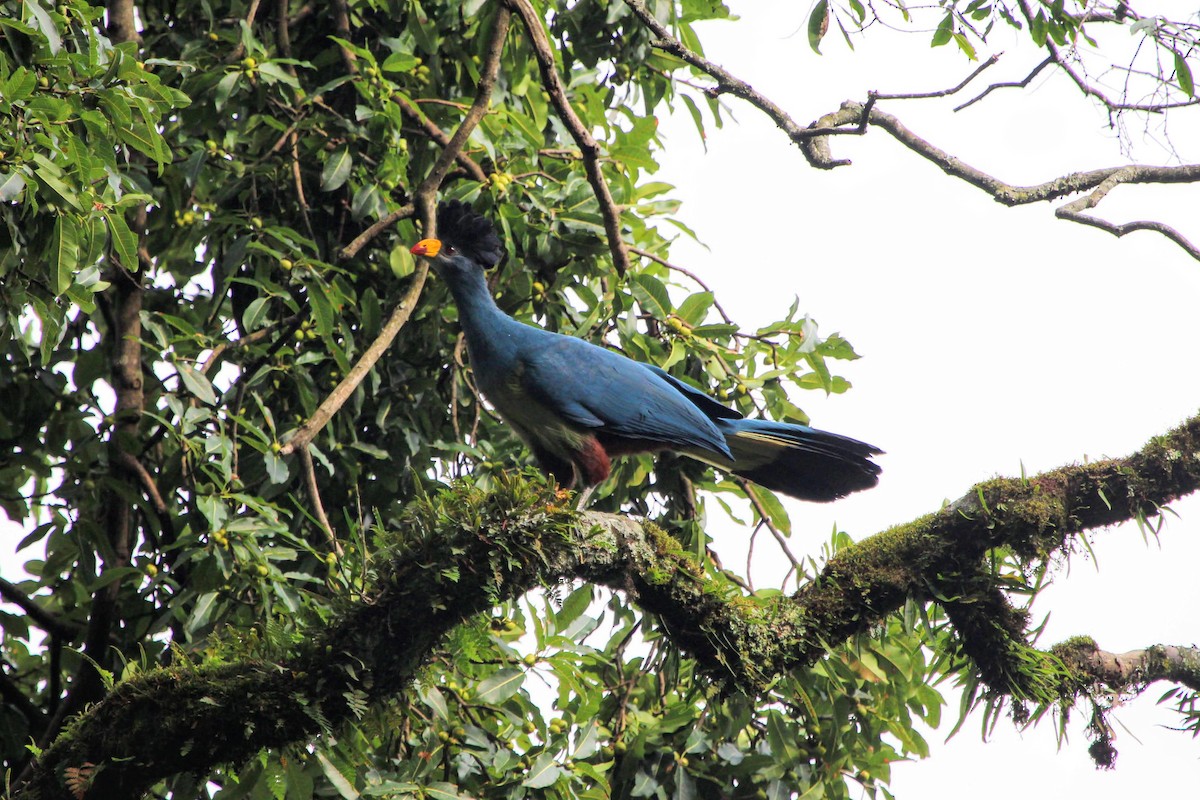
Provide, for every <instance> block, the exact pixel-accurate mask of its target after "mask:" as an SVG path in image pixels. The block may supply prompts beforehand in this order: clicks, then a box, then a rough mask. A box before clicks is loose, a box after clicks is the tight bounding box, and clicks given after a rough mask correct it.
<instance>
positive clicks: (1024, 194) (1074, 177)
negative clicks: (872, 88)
mask: <svg viewBox="0 0 1200 800" xmlns="http://www.w3.org/2000/svg"><path fill="white" fill-rule="evenodd" d="M864 111H867V118H868V122H869V124H870V125H873V126H876V127H879V128H882V129H883V130H885V131H887V132H888V133H889V134H891V135H892V137H893V138H895V139H896V140H897V141H899V142H900V143H901V144H903V145H904V146H905V147H907V148H908V149H910V150H912V151H913V152H914V153H916V154H917V155H919V156H921V157H922V158H924V159H926V160H927V161H930V162H932V163H934V164H936V165H937V166H938V167H939V168H940V169H941V170H942V171H943V172H945V173H946V174H947V175H950V176H951V177H955V178H958V179H959V180H962V181H965V182H966V183H969V184H971V185H972V186H975V187H977V188H979V189H982V190H983V191H985V192H987V193H988V194H990V195H991V196H992V197H993V198H995V199H996V201H997V202H1000V203H1003V204H1004V205H1006V206H1018V205H1026V204H1029V203H1041V202H1048V201H1051V200H1057V199H1059V198H1062V197H1065V196H1067V195H1069V194H1074V193H1076V192H1084V191H1092V194H1091V195H1089V196H1088V197H1085V198H1081V199H1080V200H1076V201H1073V202H1071V203H1068V204H1066V205H1064V206H1062V207H1061V208H1060V209H1058V211H1057V212H1056V215H1057V216H1058V217H1060V218H1062V219H1069V220H1072V221H1074V222H1079V223H1082V224H1085V225H1091V226H1093V227H1097V228H1101V229H1102V230H1107V231H1109V232H1110V233H1112V234H1114V235H1116V236H1124V235H1125V234H1127V233H1130V232H1132V231H1135V230H1151V231H1155V232H1157V233H1161V234H1163V235H1164V236H1167V237H1168V238H1170V239H1171V240H1172V241H1174V242H1175V243H1176V244H1178V245H1179V246H1180V247H1181V248H1183V250H1184V251H1185V252H1187V254H1188V255H1190V256H1191V257H1192V258H1196V259H1198V260H1200V250H1197V248H1196V246H1195V245H1193V244H1192V243H1191V242H1189V241H1188V240H1187V239H1186V238H1185V237H1184V236H1183V235H1182V234H1180V233H1179V232H1178V231H1175V230H1174V229H1173V228H1170V227H1169V226H1167V225H1164V224H1162V223H1158V222H1132V223H1127V224H1126V225H1114V224H1112V223H1108V222H1105V221H1103V220H1100V219H1096V218H1095V217H1091V216H1089V215H1086V214H1083V213H1081V212H1082V211H1083V210H1084V209H1088V208H1094V207H1095V206H1096V204H1097V203H1099V202H1100V201H1101V200H1102V199H1103V198H1104V196H1105V195H1107V194H1108V192H1109V191H1110V190H1111V189H1112V188H1113V187H1115V186H1116V185H1117V184H1121V183H1134V184H1144V183H1192V182H1195V181H1198V180H1200V164H1183V165H1180V166H1176V167H1156V166H1145V165H1138V164H1128V165H1125V166H1120V167H1106V168H1103V169H1095V170H1089V171H1087V172H1073V173H1071V174H1069V175H1063V176H1061V177H1058V178H1055V179H1053V180H1050V181H1046V182H1044V183H1039V184H1035V185H1032V186H1016V185H1013V184H1010V183H1006V182H1005V181H1002V180H1000V179H999V178H996V177H994V176H992V175H989V174H988V173H986V172H983V171H982V170H980V169H977V168H975V167H973V166H971V165H970V164H967V163H965V162H963V161H962V160H960V159H958V158H956V157H955V156H952V155H950V154H949V153H947V152H946V151H944V150H942V149H941V148H939V147H937V146H936V145H934V144H932V143H930V142H929V141H927V140H925V139H922V138H921V137H920V136H918V135H916V134H915V133H913V132H912V131H911V130H909V129H908V128H907V127H905V125H904V124H903V123H902V122H900V120H899V119H897V118H896V117H894V116H892V115H891V114H888V113H886V112H884V111H882V110H880V109H879V108H872V109H869V110H867V109H866V105H865V104H861V103H855V102H852V101H847V102H845V103H843V104H842V107H841V108H840V109H839V110H838V111H836V112H833V113H832V114H827V115H826V116H824V117H822V118H821V119H820V120H818V122H819V123H820V124H823V125H846V124H850V123H852V122H854V121H856V120H859V119H861V118H862V116H863V114H864ZM820 144H821V142H820V140H818V141H815V142H813V145H814V146H817V145H820ZM825 152H827V150H825ZM845 163H848V162H845Z"/></svg>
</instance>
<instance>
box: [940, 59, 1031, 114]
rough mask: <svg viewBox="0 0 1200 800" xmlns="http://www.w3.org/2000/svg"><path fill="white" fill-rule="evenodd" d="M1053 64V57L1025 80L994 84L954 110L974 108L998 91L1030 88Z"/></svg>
mask: <svg viewBox="0 0 1200 800" xmlns="http://www.w3.org/2000/svg"><path fill="white" fill-rule="evenodd" d="M1053 63H1054V57H1053V56H1051V57H1049V58H1047V59H1046V60H1045V61H1043V62H1042V63H1040V64H1038V65H1037V66H1036V67H1034V68H1033V69H1032V70H1030V72H1029V74H1028V75H1026V76H1025V77H1024V78H1022V79H1021V80H1019V81H1006V82H1003V83H993V84H992V85H991V86H989V87H987V88H986V89H984V90H983V91H982V92H980V93H979V94H977V95H975V96H974V97H972V98H971V99H970V100H968V101H967V102H965V103H963V104H962V105H959V106H955V107H954V110H955V111H962V110H963V109H964V108H967V107H969V106H972V105H974V104H976V103H978V102H979V101H980V100H982V99H983V98H985V97H987V96H988V95H989V94H991V93H992V92H994V91H996V90H997V89H1024V88H1025V87H1026V86H1028V85H1029V84H1030V82H1031V81H1032V80H1033V79H1034V78H1036V77H1037V76H1038V74H1039V73H1040V72H1041V71H1042V70H1044V69H1045V68H1046V67H1048V66H1050V65H1051V64H1053Z"/></svg>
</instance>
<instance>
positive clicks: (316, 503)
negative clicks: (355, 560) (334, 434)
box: [300, 445, 343, 557]
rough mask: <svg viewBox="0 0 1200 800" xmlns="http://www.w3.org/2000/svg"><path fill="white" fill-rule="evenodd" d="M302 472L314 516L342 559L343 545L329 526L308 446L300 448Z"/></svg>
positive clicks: (331, 545)
mask: <svg viewBox="0 0 1200 800" xmlns="http://www.w3.org/2000/svg"><path fill="white" fill-rule="evenodd" d="M300 470H301V471H302V472H303V473H304V486H305V488H306V489H308V499H309V501H310V502H311V503H312V506H313V515H314V516H315V517H316V518H317V523H318V524H319V525H320V526H321V530H322V531H324V532H325V538H326V539H328V540H329V546H330V547H331V548H332V549H333V552H335V553H337V554H338V556H339V557H340V556H341V555H342V554H343V553H342V543H341V542H339V541H338V538H337V535H336V534H335V533H334V532H333V526H332V525H330V524H329V517H328V515H326V513H325V504H324V503H322V502H321V490H320V488H319V487H318V486H317V473H316V470H315V469H313V458H312V453H311V452H310V451H309V448H308V446H307V445H306V446H304V447H302V448H300Z"/></svg>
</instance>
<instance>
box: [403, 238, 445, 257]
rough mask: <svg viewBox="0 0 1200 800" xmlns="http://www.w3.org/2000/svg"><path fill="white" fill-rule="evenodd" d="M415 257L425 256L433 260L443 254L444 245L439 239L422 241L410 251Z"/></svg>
mask: <svg viewBox="0 0 1200 800" xmlns="http://www.w3.org/2000/svg"><path fill="white" fill-rule="evenodd" d="M409 252H410V253H412V254H413V255H414V256H425V257H426V258H433V257H434V256H436V255H437V254H438V253H440V252H442V243H441V241H440V240H438V239H422V240H421V241H419V242H417V243H416V244H414V245H413V246H412V250H409Z"/></svg>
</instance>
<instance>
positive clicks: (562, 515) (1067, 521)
mask: <svg viewBox="0 0 1200 800" xmlns="http://www.w3.org/2000/svg"><path fill="white" fill-rule="evenodd" d="M1198 486H1200V418H1192V419H1190V420H1188V421H1187V422H1186V423H1185V424H1184V425H1182V426H1180V427H1179V428H1176V429H1175V430H1173V431H1170V432H1168V433H1167V434H1165V435H1163V436H1160V437H1156V438H1155V439H1153V440H1152V441H1151V442H1149V443H1148V444H1147V445H1146V446H1145V447H1144V448H1142V450H1140V451H1139V452H1137V453H1135V454H1133V455H1132V456H1130V457H1128V458H1125V459H1114V460H1107V461H1101V462H1097V463H1094V464H1085V465H1074V466H1068V467H1064V468H1062V469H1058V470H1053V471H1051V472H1047V473H1044V474H1042V475H1038V476H1036V477H1033V478H1030V479H997V480H992V481H988V482H986V483H983V484H980V485H979V486H977V487H976V489H975V490H974V491H972V492H970V493H968V494H967V495H966V496H965V497H964V498H962V499H961V500H959V501H957V502H955V503H953V504H951V505H949V506H947V507H945V508H943V509H941V510H940V511H938V512H936V513H934V514H930V515H927V516H924V517H921V518H919V519H917V520H914V521H912V522H909V523H906V524H903V525H898V526H896V527H893V528H890V529H888V530H886V531H884V532H882V533H880V534H877V535H875V536H872V537H869V538H868V539H865V540H864V541H862V542H860V543H858V544H856V545H853V546H851V547H848V548H846V549H845V550H843V551H841V552H840V553H838V554H837V555H836V556H835V557H834V558H832V559H831V560H830V561H829V563H828V564H827V565H826V567H825V569H824V570H823V571H822V573H821V574H820V575H819V576H818V577H817V579H816V580H814V581H813V582H812V583H811V584H809V585H807V586H805V587H803V588H802V589H801V590H799V591H798V592H797V593H795V594H794V595H792V596H790V597H784V596H778V597H774V598H770V599H761V598H753V597H746V596H744V595H743V594H742V593H741V592H740V590H739V589H738V588H737V587H736V586H735V585H734V584H733V583H732V582H730V581H727V580H724V579H720V578H713V577H710V576H709V575H707V574H706V573H705V571H704V570H703V569H702V568H701V567H700V565H698V564H697V563H696V562H695V561H693V560H692V558H691V557H690V556H689V555H688V554H687V553H685V552H684V551H683V549H682V548H681V547H680V546H679V545H678V543H677V542H676V541H675V540H674V539H672V538H671V537H670V536H669V535H667V534H666V533H664V532H663V531H661V530H660V529H658V528H656V527H655V526H653V525H649V524H640V523H638V522H635V521H633V520H630V519H628V518H626V517H622V516H618V515H612V514H598V513H585V514H577V513H575V512H574V511H572V510H571V509H570V508H569V507H567V506H566V505H565V504H564V500H565V499H566V498H564V497H562V496H560V495H557V494H555V493H554V492H553V491H552V490H551V489H549V488H548V487H546V486H545V485H544V483H541V482H540V481H529V480H526V479H525V478H523V477H521V476H513V477H511V478H510V479H509V480H507V481H505V482H504V483H503V485H501V486H500V487H499V488H498V490H497V491H495V492H492V493H484V492H481V491H479V490H478V489H474V488H471V487H468V486H465V485H460V486H458V487H456V488H455V489H454V490H451V491H447V492H443V493H441V494H439V495H437V496H432V497H427V498H424V499H422V500H419V501H417V502H415V503H414V504H413V505H412V506H411V507H410V510H409V512H408V514H407V516H406V517H405V518H404V520H402V522H401V524H400V526H399V527H398V529H397V530H396V531H394V532H392V533H391V534H389V535H387V536H385V537H383V539H382V541H381V542H379V545H380V549H379V552H378V554H377V557H376V563H378V564H381V565H382V566H381V567H380V568H379V571H378V575H377V576H376V579H375V581H374V583H373V587H372V589H371V590H370V592H369V594H368V596H367V597H366V598H365V599H363V600H359V601H357V602H354V603H349V602H348V604H347V607H346V609H345V610H344V611H343V612H342V613H341V614H340V615H339V617H338V618H336V619H335V620H334V621H333V622H331V623H330V624H329V625H328V627H327V628H326V629H325V630H323V631H320V632H314V635H313V636H311V637H310V638H308V639H306V640H305V643H304V644H302V645H300V646H299V647H298V649H297V650H296V652H294V653H292V654H291V655H289V656H288V657H286V658H282V659H280V660H279V661H278V662H277V663H265V662H243V663H235V664H221V665H202V666H192V665H177V666H173V667H170V668H165V669H160V670H157V671H154V672H151V673H148V674H144V675H142V676H139V677H136V678H133V679H131V680H128V681H125V682H123V683H121V684H119V685H118V686H117V687H116V688H115V689H114V690H113V691H112V692H111V693H110V694H109V695H108V697H106V698H105V699H104V700H103V701H102V702H100V703H99V704H97V705H96V706H94V707H93V708H92V709H90V710H89V711H88V712H87V713H85V714H84V715H82V716H81V717H80V718H78V719H77V720H76V721H75V722H74V723H73V724H71V725H70V726H69V727H68V728H67V729H66V730H65V731H64V733H63V735H62V736H61V737H60V738H59V739H58V741H56V742H55V743H54V745H53V746H51V747H50V748H49V749H47V750H46V751H45V752H44V753H42V754H41V756H40V757H39V759H38V765H37V767H36V769H35V771H34V775H33V776H32V779H31V780H30V781H29V782H27V783H26V784H25V785H24V786H22V787H20V788H19V789H18V791H17V793H16V794H15V795H14V796H15V797H20V798H64V800H65V798H68V797H71V793H70V791H69V790H68V788H67V787H66V785H65V775H66V774H67V770H68V769H74V770H79V769H80V768H82V767H84V766H85V765H93V766H91V767H88V769H89V770H91V776H92V784H91V787H90V788H89V790H88V795H87V796H88V797H89V798H92V800H101V799H102V798H109V797H112V798H116V797H121V798H126V797H136V796H138V795H140V794H141V793H143V792H144V791H145V790H146V789H148V788H149V787H150V786H152V785H153V784H154V783H155V782H157V781H158V780H161V779H162V778H165V777H167V776H169V775H172V774H175V773H178V772H181V771H185V770H187V771H196V770H204V769H206V768H208V767H210V766H212V765H214V764H218V763H223V762H237V761H241V760H244V759H245V758H248V757H250V756H251V755H253V754H254V753H256V752H257V751H258V750H259V749H260V748H262V747H264V746H273V745H281V744H284V743H287V742H296V741H304V740H306V739H309V738H311V737H313V736H314V735H317V734H318V733H320V732H321V731H322V730H327V729H329V728H331V727H333V726H336V725H337V723H338V722H339V721H341V720H342V719H345V718H346V717H347V716H348V715H349V714H350V713H351V709H350V708H349V702H348V700H347V697H350V696H360V697H366V698H370V699H379V698H383V697H394V696H402V695H403V694H404V693H405V692H406V691H408V688H409V686H410V684H411V681H412V678H413V676H414V674H415V672H416V670H417V669H418V668H419V666H420V665H421V664H422V663H423V660H424V659H425V658H426V657H427V656H428V655H429V654H430V652H431V651H432V650H433V649H434V648H435V647H436V646H437V645H438V643H439V642H440V641H441V639H442V637H443V636H444V635H445V634H446V633H447V632H448V631H449V630H450V629H452V628H453V627H454V626H456V625H458V624H459V623H460V622H461V621H463V620H464V619H467V618H468V617H470V616H472V615H474V614H477V613H479V612H480V611H482V610H484V609H487V608H489V607H492V606H493V605H494V604H496V603H497V602H500V601H502V600H505V599H508V598H513V597H517V596H519V595H521V594H523V593H524V592H526V591H528V590H529V589H531V588H533V587H535V586H539V585H548V584H553V583H554V582H556V581H557V580H559V579H561V578H563V577H580V578H583V579H585V580H590V581H593V582H596V583H600V584H605V585H607V586H610V587H612V588H614V589H617V590H622V591H625V592H627V593H628V595H629V596H630V598H631V599H632V600H634V601H635V602H636V603H638V604H639V605H640V606H641V607H642V608H644V609H646V610H648V611H651V612H654V613H656V614H658V615H659V617H660V618H661V619H662V621H663V624H664V627H665V628H666V630H667V631H668V632H669V634H670V635H671V637H672V638H673V640H674V641H675V642H676V644H678V645H679V646H680V647H681V648H683V649H684V650H686V651H688V652H689V653H690V654H691V655H693V656H694V657H695V658H696V659H697V660H698V662H699V663H700V665H701V666H702V667H703V668H704V669H705V670H707V671H708V672H709V673H710V674H714V675H717V676H720V677H722V678H724V679H725V680H729V681H732V682H735V683H736V684H738V685H740V686H742V687H744V688H747V689H750V690H756V689H760V688H762V687H764V686H765V685H766V684H768V683H769V682H770V681H772V680H773V679H774V678H776V677H777V676H779V675H781V674H782V673H784V672H786V671H789V670H791V669H794V668H797V667H801V666H806V665H810V664H812V663H814V662H815V661H816V659H818V658H819V657H820V656H821V654H823V653H824V651H825V643H827V642H839V641H843V640H845V639H846V638H847V637H849V636H851V635H853V634H855V633H859V632H862V631H865V630H867V629H868V628H869V627H870V626H871V625H873V624H876V623H877V622H879V621H881V620H882V619H883V618H884V617H885V616H886V615H888V614H890V613H892V612H894V611H896V610H898V609H899V608H901V607H902V604H903V603H904V602H905V600H906V598H908V597H910V596H912V597H917V598H922V599H938V598H940V601H941V602H944V603H945V602H948V601H947V600H946V598H951V600H955V601H957V600H960V599H963V598H966V599H973V600H975V601H976V602H975V604H974V608H973V609H972V610H971V611H970V614H971V615H975V616H970V615H968V614H966V613H965V612H964V613H960V614H959V617H958V620H959V624H960V625H961V626H962V629H961V630H960V631H959V633H960V635H963V636H965V637H967V638H968V639H973V638H976V637H980V638H979V640H978V641H977V642H975V645H977V646H974V647H973V648H972V647H971V646H970V645H971V643H970V642H968V647H967V648H966V649H967V650H968V652H971V653H972V654H973V655H974V656H975V657H976V659H979V658H980V656H979V655H978V654H979V653H984V652H988V651H989V647H990V640H989V639H987V637H995V636H999V637H1000V638H999V640H998V641H999V642H1000V643H1001V644H1002V645H1004V646H1003V647H999V648H996V647H990V650H997V651H998V652H999V653H1000V655H999V656H998V658H999V659H1001V661H1000V662H998V663H995V664H987V663H984V664H981V670H980V671H981V674H983V676H984V677H985V679H989V680H991V681H992V682H993V687H992V688H993V689H994V690H997V691H1002V692H1012V693H1014V694H1017V695H1019V694H1020V693H1021V692H1025V693H1026V694H1032V695H1033V696H1035V697H1037V698H1038V699H1044V697H1045V696H1046V695H1047V694H1048V693H1055V692H1057V693H1058V694H1059V695H1060V696H1063V697H1067V696H1073V694H1074V693H1075V692H1076V691H1078V688H1079V685H1078V681H1074V682H1073V681H1072V680H1069V679H1068V678H1066V677H1064V678H1063V679H1062V680H1060V681H1059V682H1058V684H1057V685H1055V686H1054V687H1050V688H1048V687H1046V686H1041V687H1038V686H1032V688H1031V684H1029V683H1022V682H1021V680H1019V678H1020V677H1021V675H1022V674H1023V673H1022V672H1021V667H1020V665H1019V664H1018V665H1016V666H1014V662H1015V661H1019V660H1020V659H1021V658H1023V657H1026V656H1028V655H1029V654H1030V653H1031V652H1036V651H1031V650H1030V648H1028V646H1027V645H1026V643H1025V642H1024V639H1023V627H1024V618H1023V617H1022V616H1021V615H1020V614H1019V612H1016V611H1014V610H1012V609H1011V608H1009V607H1007V604H1006V603H1004V602H1002V601H1003V598H1002V596H1000V595H999V594H998V593H996V592H995V587H994V586H992V585H991V584H987V583H986V582H985V583H983V584H978V581H979V579H980V576H981V575H985V574H986V572H985V570H983V559H984V557H985V555H986V554H987V553H988V551H989V550H991V549H992V548H996V547H1007V548H1011V549H1012V550H1013V551H1014V552H1016V553H1018V554H1019V555H1021V556H1022V557H1024V558H1027V559H1043V560H1044V559H1047V558H1050V557H1052V556H1054V555H1055V554H1056V553H1059V552H1062V551H1063V550H1064V549H1069V548H1070V547H1071V544H1072V541H1073V539H1074V537H1076V536H1077V535H1078V534H1080V533H1081V532H1082V531H1085V530H1088V529H1091V528H1095V527H1100V526H1105V525H1110V524H1113V523H1116V522H1119V521H1122V520H1129V519H1143V518H1146V517H1149V516H1152V515H1153V514H1155V513H1156V512H1157V511H1158V510H1159V509H1160V508H1161V507H1162V506H1163V505H1164V504H1166V503H1169V502H1171V501H1172V500H1174V499H1176V498H1178V497H1180V496H1182V495H1185V494H1188V493H1190V492H1193V491H1195V490H1196V488H1197V487H1198ZM979 586H982V588H979ZM972 592H974V593H975V594H974V596H972V597H968V596H969V595H971V593H972ZM988 592H991V593H992V594H990V595H989V594H988ZM979 598H984V599H988V598H990V599H991V600H992V601H993V605H995V608H993V609H992V612H994V613H988V612H987V610H986V609H984V606H982V605H979V604H978V602H977V601H978V599H979ZM953 605H954V603H953V602H950V606H951V607H953ZM967 607H968V606H967V605H964V606H963V608H967ZM980 609H984V612H985V613H983V616H979V614H980ZM955 613H958V612H955ZM1176 651H1178V652H1176ZM1087 652H1088V648H1086V647H1084V646H1083V645H1082V643H1078V642H1077V643H1076V645H1075V646H1073V647H1072V648H1066V649H1063V650H1061V651H1055V652H1054V653H1053V654H1044V655H1049V656H1052V657H1054V658H1055V660H1056V661H1057V660H1059V659H1061V661H1062V663H1065V664H1067V666H1068V668H1069V669H1070V670H1072V672H1070V673H1069V676H1074V677H1078V676H1079V675H1094V674H1096V673H1092V672H1086V671H1085V666H1086V665H1087V664H1089V663H1091V662H1089V661H1087V659H1086V658H1084V656H1085V655H1087ZM1146 653H1147V655H1146V659H1145V661H1144V664H1143V666H1141V667H1139V668H1140V669H1142V670H1143V671H1142V672H1141V673H1140V674H1141V675H1143V676H1144V675H1148V674H1159V673H1161V675H1162V677H1163V678H1165V679H1170V680H1176V681H1179V682H1182V683H1184V684H1186V685H1189V686H1192V687H1193V688H1195V687H1196V686H1200V681H1197V678H1196V675H1197V674H1200V667H1198V666H1197V664H1198V662H1200V658H1197V656H1196V655H1195V653H1194V652H1192V651H1189V652H1186V653H1185V652H1183V651H1182V650H1179V649H1178V648H1176V649H1175V650H1173V651H1165V650H1164V651H1163V652H1162V653H1159V651H1157V650H1154V649H1153V648H1151V650H1148V651H1146ZM1006 654H1007V655H1006ZM1160 656H1161V657H1160ZM1005 659H1007V660H1005ZM1156 665H1158V673H1154V672H1153V671H1152V668H1155V667H1156ZM989 670H991V672H990V673H989ZM1035 671H1036V670H1035ZM1064 674H1065V675H1067V673H1064ZM989 675H991V676H992V677H989ZM997 675H1000V676H1007V677H1005V678H1004V680H1003V681H1001V680H999V679H998V678H996V677H995V676H997ZM1014 676H1016V677H1015V678H1014ZM1192 681H1196V682H1195V683H1192ZM997 684H998V685H997Z"/></svg>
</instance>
